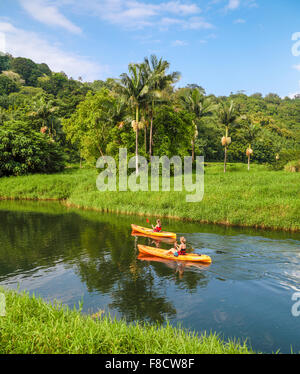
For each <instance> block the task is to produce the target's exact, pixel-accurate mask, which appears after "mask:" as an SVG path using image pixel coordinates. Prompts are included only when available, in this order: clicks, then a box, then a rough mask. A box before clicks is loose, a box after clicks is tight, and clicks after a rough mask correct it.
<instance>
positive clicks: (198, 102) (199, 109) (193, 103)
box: [179, 87, 212, 161]
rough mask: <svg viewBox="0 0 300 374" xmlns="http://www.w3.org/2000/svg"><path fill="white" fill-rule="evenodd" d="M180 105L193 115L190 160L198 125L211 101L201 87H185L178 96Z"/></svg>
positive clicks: (193, 155)
mask: <svg viewBox="0 0 300 374" xmlns="http://www.w3.org/2000/svg"><path fill="white" fill-rule="evenodd" d="M179 100H180V104H181V106H182V107H183V108H184V109H185V110H187V111H188V112H189V113H192V115H193V118H194V119H193V124H194V128H195V130H194V134H193V137H192V141H191V143H192V160H193V161H194V159H195V141H196V139H197V136H198V125H199V122H200V120H201V118H202V117H204V116H205V115H206V114H207V113H208V112H209V111H210V110H211V108H212V102H211V100H210V99H209V98H207V97H206V96H204V91H203V89H202V88H201V87H195V88H193V89H190V88H188V89H185V90H184V91H183V93H182V94H181V95H180V96H179Z"/></svg>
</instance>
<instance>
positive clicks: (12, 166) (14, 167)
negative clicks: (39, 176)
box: [0, 121, 64, 176]
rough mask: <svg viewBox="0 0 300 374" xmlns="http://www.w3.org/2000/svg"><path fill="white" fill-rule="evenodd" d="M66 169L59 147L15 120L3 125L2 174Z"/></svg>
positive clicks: (0, 137) (0, 132)
mask: <svg viewBox="0 0 300 374" xmlns="http://www.w3.org/2000/svg"><path fill="white" fill-rule="evenodd" d="M63 168H64V156H63V153H62V151H61V149H60V147H59V146H58V145H57V144H56V143H55V142H54V141H52V139H50V138H49V137H47V136H45V135H44V134H40V133H37V132H35V131H33V130H31V129H30V128H25V127H24V124H23V123H22V122H19V121H16V122H12V123H10V124H6V125H3V126H1V127H0V176H3V175H4V176H8V175H21V174H27V173H43V172H57V171H61V170H62V169H63Z"/></svg>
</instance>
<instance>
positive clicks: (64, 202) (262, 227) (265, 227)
mask: <svg viewBox="0 0 300 374" xmlns="http://www.w3.org/2000/svg"><path fill="white" fill-rule="evenodd" d="M1 200H2V201H45V202H46V201H49V202H51V201H53V202H59V203H61V204H62V205H64V206H65V207H66V208H76V209H82V210H89V211H95V212H99V213H113V214H122V215H127V216H134V215H135V216H141V217H154V218H157V217H158V218H167V219H173V220H177V221H183V222H184V221H185V222H194V223H199V224H213V225H218V226H226V227H240V228H249V229H251V228H252V229H257V230H268V231H283V232H291V233H298V232H300V229H298V228H287V227H280V226H268V225H258V224H256V225H247V224H236V223H230V222H228V221H226V222H223V221H209V220H198V219H193V218H189V217H180V216H173V215H166V214H154V213H149V212H146V213H141V212H138V211H130V212H129V211H126V210H122V208H120V209H119V208H117V209H109V208H96V207H92V206H86V205H79V204H73V203H70V202H68V199H59V198H31V197H19V196H18V197H8V196H0V201H1Z"/></svg>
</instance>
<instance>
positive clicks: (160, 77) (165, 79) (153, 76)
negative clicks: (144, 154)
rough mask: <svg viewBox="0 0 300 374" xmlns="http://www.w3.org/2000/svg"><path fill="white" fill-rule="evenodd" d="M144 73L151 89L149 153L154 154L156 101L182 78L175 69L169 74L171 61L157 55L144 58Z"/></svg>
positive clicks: (149, 95)
mask: <svg viewBox="0 0 300 374" xmlns="http://www.w3.org/2000/svg"><path fill="white" fill-rule="evenodd" d="M142 67H143V74H144V75H145V79H146V80H147V82H148V84H149V91H148V93H147V104H148V105H147V108H148V112H149V116H150V138H149V155H150V156H151V155H152V151H153V149H152V145H153V116H154V106H155V102H157V101H161V100H162V96H163V95H162V92H163V91H164V90H165V89H166V88H167V87H170V86H171V85H172V84H174V83H176V82H178V81H179V79H180V73H179V72H178V71H175V72H173V73H170V74H167V70H168V69H169V68H170V63H169V62H168V61H166V60H163V59H162V58H160V59H158V58H157V57H156V56H155V55H151V56H150V60H149V59H148V57H145V58H144V62H143V65H142Z"/></svg>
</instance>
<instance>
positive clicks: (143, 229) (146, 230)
mask: <svg viewBox="0 0 300 374" xmlns="http://www.w3.org/2000/svg"><path fill="white" fill-rule="evenodd" d="M131 228H132V231H135V232H140V233H141V234H144V235H147V236H148V235H149V236H155V237H158V238H159V237H160V238H173V239H176V234H175V233H174V232H167V231H160V232H154V231H153V230H152V229H149V228H147V227H142V226H138V225H133V224H132V225H131Z"/></svg>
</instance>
